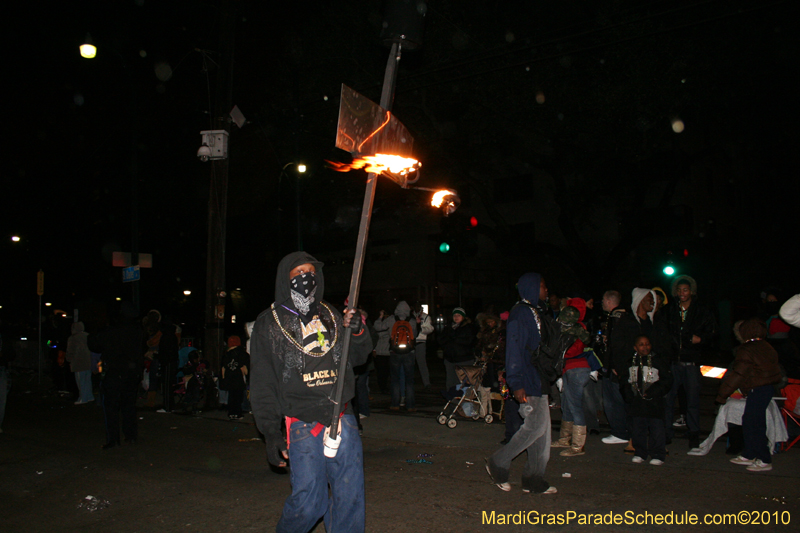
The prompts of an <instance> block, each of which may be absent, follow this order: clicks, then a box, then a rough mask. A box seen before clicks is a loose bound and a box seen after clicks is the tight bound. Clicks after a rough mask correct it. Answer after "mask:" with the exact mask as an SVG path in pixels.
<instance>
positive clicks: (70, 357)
mask: <svg viewBox="0 0 800 533" xmlns="http://www.w3.org/2000/svg"><path fill="white" fill-rule="evenodd" d="M88 338H89V334H88V333H86V332H85V331H84V330H83V322H75V323H73V324H72V335H70V337H69V339H67V361H69V367H70V369H71V370H72V371H73V372H86V371H87V370H91V369H92V352H90V351H89V342H88Z"/></svg>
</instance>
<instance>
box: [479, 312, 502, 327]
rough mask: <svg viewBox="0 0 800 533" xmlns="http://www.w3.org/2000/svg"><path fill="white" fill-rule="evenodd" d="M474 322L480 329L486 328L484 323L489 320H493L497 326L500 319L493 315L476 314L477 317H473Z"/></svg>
mask: <svg viewBox="0 0 800 533" xmlns="http://www.w3.org/2000/svg"><path fill="white" fill-rule="evenodd" d="M475 320H476V321H477V322H478V325H479V326H480V327H481V329H483V328H485V327H486V322H487V321H489V320H494V323H495V326H499V325H500V323H501V321H500V317H499V316H497V315H495V314H493V313H488V312H487V313H478V316H476V317H475Z"/></svg>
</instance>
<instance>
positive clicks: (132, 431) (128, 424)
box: [102, 376, 139, 443]
mask: <svg viewBox="0 0 800 533" xmlns="http://www.w3.org/2000/svg"><path fill="white" fill-rule="evenodd" d="M138 388H139V382H138V381H136V380H135V379H131V378H128V379H125V378H123V379H120V378H116V377H113V378H112V377H109V376H106V377H105V378H103V385H102V391H103V415H104V417H105V422H106V442H107V443H110V442H119V430H120V412H121V413H122V434H123V435H125V438H126V439H128V440H136V437H137V436H138V426H137V418H136V392H137V390H138Z"/></svg>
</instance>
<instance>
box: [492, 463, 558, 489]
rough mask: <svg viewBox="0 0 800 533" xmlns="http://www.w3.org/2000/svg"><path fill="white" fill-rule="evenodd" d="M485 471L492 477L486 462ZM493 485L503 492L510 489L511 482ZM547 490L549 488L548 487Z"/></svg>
mask: <svg viewBox="0 0 800 533" xmlns="http://www.w3.org/2000/svg"><path fill="white" fill-rule="evenodd" d="M486 473H487V474H489V477H492V471H491V470H489V465H488V464H487V465H486ZM492 481H494V478H492ZM495 485H497V488H499V489H500V490H502V491H505V492H510V491H511V483H508V482H505V483H495ZM548 490H550V489H548Z"/></svg>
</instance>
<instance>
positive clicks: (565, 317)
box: [558, 305, 581, 325]
mask: <svg viewBox="0 0 800 533" xmlns="http://www.w3.org/2000/svg"><path fill="white" fill-rule="evenodd" d="M580 316H581V313H580V311H578V309H577V308H575V307H573V306H571V305H568V306H566V307H565V308H564V309H562V310H561V312H560V313H558V321H559V322H561V323H562V324H567V325H574V324H577V323H578V320H579V319H580Z"/></svg>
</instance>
